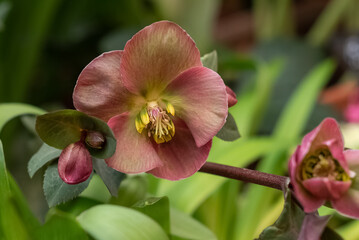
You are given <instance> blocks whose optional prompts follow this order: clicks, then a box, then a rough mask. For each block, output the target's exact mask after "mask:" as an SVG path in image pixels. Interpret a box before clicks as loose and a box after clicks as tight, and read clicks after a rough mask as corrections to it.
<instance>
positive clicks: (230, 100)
mask: <svg viewBox="0 0 359 240" xmlns="http://www.w3.org/2000/svg"><path fill="white" fill-rule="evenodd" d="M226 91H227V97H228V107H229V108H230V107H232V106H234V105H236V103H237V102H238V100H237V96H236V94H235V93H234V92H233V90H232V89H230V88H229V87H228V86H226Z"/></svg>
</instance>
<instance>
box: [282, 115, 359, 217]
mask: <svg viewBox="0 0 359 240" xmlns="http://www.w3.org/2000/svg"><path fill="white" fill-rule="evenodd" d="M356 170H358V172H359V151H357V150H346V151H344V142H343V137H342V135H341V132H340V129H339V126H338V123H337V122H336V121H335V120H334V119H332V118H326V119H324V120H323V122H322V123H321V124H320V125H319V126H318V127H316V128H315V129H314V130H312V131H311V132H310V133H308V134H307V135H305V136H304V138H303V140H302V144H301V145H299V146H298V147H297V149H296V151H295V153H294V154H293V155H292V157H291V159H290V161H289V175H290V179H291V183H292V186H293V190H294V194H295V196H296V198H297V199H298V201H299V202H300V203H301V205H302V206H303V209H304V211H305V212H313V211H315V210H317V209H318V208H319V207H320V206H321V205H323V204H324V203H326V202H327V201H329V202H330V204H331V205H332V206H333V207H334V208H335V209H336V210H337V211H338V212H340V213H342V214H344V215H347V216H350V217H353V218H359V186H357V185H358V180H359V179H357V178H358V175H357V174H356V173H355V172H356Z"/></svg>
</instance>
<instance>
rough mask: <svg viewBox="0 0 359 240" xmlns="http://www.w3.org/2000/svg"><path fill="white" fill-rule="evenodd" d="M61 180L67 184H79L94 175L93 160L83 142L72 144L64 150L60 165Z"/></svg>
mask: <svg viewBox="0 0 359 240" xmlns="http://www.w3.org/2000/svg"><path fill="white" fill-rule="evenodd" d="M58 171H59V175H60V177H61V179H62V180H63V181H64V182H65V183H67V184H78V183H81V182H83V181H85V180H86V179H88V178H89V177H90V175H91V173H92V158H91V155H90V153H89V151H88V150H87V148H86V147H85V144H84V143H83V142H81V141H79V142H76V143H72V144H70V145H69V146H67V147H66V148H65V149H64V150H62V152H61V154H60V158H59V163H58Z"/></svg>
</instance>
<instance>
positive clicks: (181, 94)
mask: <svg viewBox="0 0 359 240" xmlns="http://www.w3.org/2000/svg"><path fill="white" fill-rule="evenodd" d="M164 93H165V94H168V95H166V96H164V98H167V99H166V100H167V101H168V102H170V103H171V104H172V105H173V106H174V108H175V109H176V116H178V117H179V118H181V119H182V120H184V121H185V122H186V124H187V126H188V128H189V129H190V130H191V132H192V135H193V137H194V140H195V141H196V144H197V146H198V147H201V146H203V145H205V144H207V143H208V142H209V141H210V140H211V139H212V138H213V137H214V136H215V135H216V134H217V133H218V131H219V130H220V129H221V128H222V127H223V125H224V123H225V121H226V117H227V114H228V100H227V92H226V86H225V85H224V83H223V80H222V78H221V77H220V76H219V75H218V74H217V73H216V72H214V71H212V70H211V69H208V68H205V67H194V68H190V69H188V70H187V71H185V72H183V73H182V74H180V75H179V76H178V77H176V79H175V80H173V81H172V82H171V83H170V84H169V85H168V87H167V88H166V90H165V91H164Z"/></svg>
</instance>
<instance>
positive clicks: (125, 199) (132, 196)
mask: <svg viewBox="0 0 359 240" xmlns="http://www.w3.org/2000/svg"><path fill="white" fill-rule="evenodd" d="M147 189H148V182H147V178H146V177H145V175H134V176H131V175H128V176H127V178H126V179H125V180H123V181H122V183H121V186H120V189H119V191H118V197H117V198H112V199H111V201H110V203H113V204H117V205H121V206H125V207H131V206H132V205H133V204H135V203H136V202H138V201H141V200H143V199H145V198H146V196H147Z"/></svg>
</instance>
